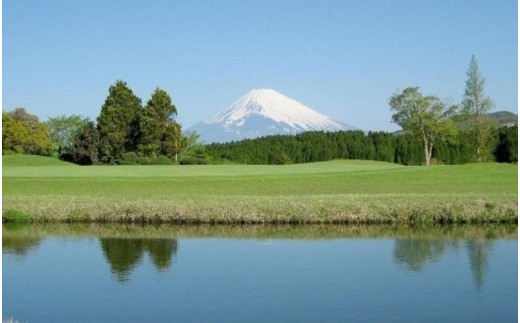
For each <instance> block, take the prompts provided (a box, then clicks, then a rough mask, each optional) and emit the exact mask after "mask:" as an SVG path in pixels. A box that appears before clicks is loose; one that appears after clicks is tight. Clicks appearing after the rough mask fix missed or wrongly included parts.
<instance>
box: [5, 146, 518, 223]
mask: <svg viewBox="0 0 520 323" xmlns="http://www.w3.org/2000/svg"><path fill="white" fill-rule="evenodd" d="M2 162H3V166H2V170H3V175H2V181H3V195H2V202H3V203H2V220H3V222H4V223H9V222H33V223H48V222H65V223H136V224H159V223H172V224H400V225H401V224H405V225H412V224H414V225H415V224H451V223H455V224H464V223H511V224H514V223H518V182H517V181H518V166H517V165H516V164H498V163H489V164H466V165H454V166H430V167H414V166H401V165H396V164H390V163H382V162H370V161H359V160H335V161H330V162H321V163H309V164H294V165H283V166H266V165H256V166H255V165H199V166H179V165H174V166H172V165H169V166H86V167H81V166H76V165H71V164H68V163H64V162H60V161H56V160H53V159H50V158H45V157H37V156H20V155H13V156H3V158H2Z"/></svg>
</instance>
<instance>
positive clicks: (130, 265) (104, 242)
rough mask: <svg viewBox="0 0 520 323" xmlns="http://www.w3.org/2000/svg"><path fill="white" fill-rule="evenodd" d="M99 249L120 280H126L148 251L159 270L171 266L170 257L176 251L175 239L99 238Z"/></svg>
mask: <svg viewBox="0 0 520 323" xmlns="http://www.w3.org/2000/svg"><path fill="white" fill-rule="evenodd" d="M99 240H100V243H101V249H102V250H103V254H104V255H105V257H106V259H107V261H108V263H109V264H110V266H111V268H112V273H114V275H115V276H116V277H117V280H119V281H121V282H125V281H128V279H129V275H130V272H131V271H132V269H134V268H135V267H136V266H137V265H139V264H140V263H141V262H142V258H143V254H144V253H145V252H148V254H149V256H150V258H151V260H152V263H153V264H154V266H155V268H156V269H157V270H159V271H166V270H167V269H168V268H170V266H171V262H172V257H173V256H174V255H175V254H176V253H177V249H178V243H177V239H126V238H101V239H99Z"/></svg>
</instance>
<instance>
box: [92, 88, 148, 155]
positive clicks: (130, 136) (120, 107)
mask: <svg viewBox="0 0 520 323" xmlns="http://www.w3.org/2000/svg"><path fill="white" fill-rule="evenodd" d="M108 91H109V94H108V97H107V98H106V100H105V103H104V104H103V106H102V107H101V113H100V115H99V116H98V118H97V123H98V130H99V135H100V140H101V142H102V148H103V149H102V150H101V151H100V153H101V154H100V157H101V160H102V162H104V163H112V162H114V161H115V160H116V159H118V158H120V157H121V155H122V154H124V153H125V152H127V151H135V150H136V147H137V141H138V140H139V118H138V117H139V114H140V111H141V99H139V98H138V97H137V96H136V95H134V93H133V92H132V90H131V89H130V88H129V87H128V86H127V84H126V82H123V81H120V80H119V81H117V82H116V83H115V84H114V85H112V86H110V88H109V90H108Z"/></svg>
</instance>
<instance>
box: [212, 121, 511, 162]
mask: <svg viewBox="0 0 520 323" xmlns="http://www.w3.org/2000/svg"><path fill="white" fill-rule="evenodd" d="M492 141H493V142H494V145H493V149H492V155H491V158H492V159H490V160H489V161H492V160H495V161H498V162H517V161H518V157H517V156H518V152H517V143H518V126H514V127H500V128H499V129H497V131H496V132H495V133H494V135H493V138H492ZM205 148H206V149H205V152H206V154H207V158H209V160H211V162H213V163H241V164H270V165H281V164H292V163H309V162H318V161H327V160H333V159H362V160H376V161H384V162H391V163H397V164H402V165H423V164H425V155H424V151H423V146H422V143H421V142H420V141H419V140H417V138H416V136H415V135H413V134H410V133H396V134H393V133H388V132H369V133H364V132H363V131H339V132H323V131H313V132H304V133H301V134H297V135H276V136H268V137H262V138H257V139H246V140H241V141H237V142H228V143H213V144H210V145H207V146H206V147H205ZM474 161H476V160H475V157H474V154H473V144H472V142H471V140H470V136H469V134H468V133H467V132H464V131H461V132H459V133H457V134H456V135H455V136H454V137H452V138H451V140H450V141H439V142H438V143H437V144H436V145H435V146H434V147H433V151H432V158H431V163H432V164H463V163H468V162H474Z"/></svg>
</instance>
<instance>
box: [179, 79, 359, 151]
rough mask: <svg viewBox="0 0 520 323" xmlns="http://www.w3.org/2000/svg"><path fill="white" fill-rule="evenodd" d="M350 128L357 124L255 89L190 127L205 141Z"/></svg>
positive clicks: (273, 91)
mask: <svg viewBox="0 0 520 323" xmlns="http://www.w3.org/2000/svg"><path fill="white" fill-rule="evenodd" d="M349 129H354V128H353V127H350V126H347V125H345V124H342V123H340V122H338V121H334V120H332V119H331V118H329V117H327V116H325V115H323V114H320V113H318V112H316V111H314V110H313V109H311V108H309V107H306V106H305V105H303V104H301V103H300V102H298V101H296V100H293V99H291V98H288V97H286V96H284V95H283V94H281V93H279V92H277V91H275V90H272V89H255V90H251V91H249V92H248V93H246V94H245V95H244V96H243V97H241V98H240V99H238V100H237V101H235V102H234V103H233V104H231V105H230V106H228V107H227V108H226V109H224V110H222V111H220V112H218V113H217V114H215V115H214V116H212V117H210V118H208V119H206V120H205V121H203V122H201V123H198V124H197V125H195V126H193V127H191V128H189V129H188V131H196V132H197V133H199V134H200V136H201V140H203V141H205V142H225V141H231V140H241V139H245V138H256V137H261V136H266V135H275V134H296V133H299V132H303V131H311V130H325V131H339V130H349Z"/></svg>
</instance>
